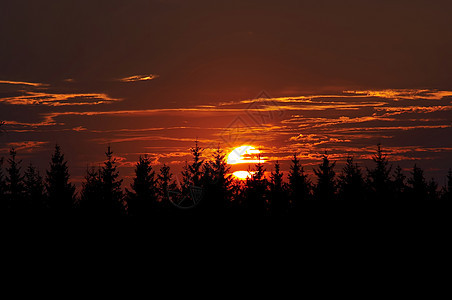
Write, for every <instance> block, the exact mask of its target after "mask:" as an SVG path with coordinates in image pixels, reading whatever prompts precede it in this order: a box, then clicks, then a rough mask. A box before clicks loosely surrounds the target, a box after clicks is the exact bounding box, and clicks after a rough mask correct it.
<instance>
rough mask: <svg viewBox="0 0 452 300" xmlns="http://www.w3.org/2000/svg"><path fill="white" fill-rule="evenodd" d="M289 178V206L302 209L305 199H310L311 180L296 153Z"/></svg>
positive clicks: (296, 209)
mask: <svg viewBox="0 0 452 300" xmlns="http://www.w3.org/2000/svg"><path fill="white" fill-rule="evenodd" d="M288 178H289V185H288V189H289V201H290V202H289V207H290V209H292V210H295V211H298V210H299V209H301V205H302V203H303V201H306V200H308V199H309V196H310V190H311V182H310V180H309V179H308V176H307V175H306V174H305V173H304V168H303V167H302V166H301V163H300V160H299V159H298V157H297V155H296V154H294V155H293V159H292V163H291V165H290V170H289V175H288Z"/></svg>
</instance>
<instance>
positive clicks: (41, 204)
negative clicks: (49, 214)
mask: <svg viewBox="0 0 452 300" xmlns="http://www.w3.org/2000/svg"><path fill="white" fill-rule="evenodd" d="M24 185H25V197H26V199H27V201H26V203H25V205H26V206H27V208H28V209H29V210H30V211H32V212H35V213H42V212H43V211H44V209H45V207H46V203H45V200H44V183H43V179H42V176H41V175H40V174H39V171H38V170H37V169H36V168H35V167H34V166H33V165H32V164H30V165H29V166H28V168H27V170H26V171H25V176H24Z"/></svg>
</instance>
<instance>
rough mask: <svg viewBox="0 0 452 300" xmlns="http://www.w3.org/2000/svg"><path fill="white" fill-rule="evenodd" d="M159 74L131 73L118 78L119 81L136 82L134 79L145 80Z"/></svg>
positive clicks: (154, 77) (156, 76)
mask: <svg viewBox="0 0 452 300" xmlns="http://www.w3.org/2000/svg"><path fill="white" fill-rule="evenodd" d="M158 77H159V75H156V74H149V75H133V76H129V77H124V78H121V79H119V81H121V82H136V81H147V80H152V79H156V78H158Z"/></svg>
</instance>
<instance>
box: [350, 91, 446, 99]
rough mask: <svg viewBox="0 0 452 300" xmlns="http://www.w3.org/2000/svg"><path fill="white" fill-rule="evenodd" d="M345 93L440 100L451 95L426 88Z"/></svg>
mask: <svg viewBox="0 0 452 300" xmlns="http://www.w3.org/2000/svg"><path fill="white" fill-rule="evenodd" d="M344 93H345V94H355V95H365V96H368V97H378V98H385V99H393V100H401V99H408V100H414V99H431V100H440V99H442V98H443V97H448V96H452V91H438V90H428V89H394V90H391V89H387V90H374V91H371V90H367V91H366V90H365V91H344Z"/></svg>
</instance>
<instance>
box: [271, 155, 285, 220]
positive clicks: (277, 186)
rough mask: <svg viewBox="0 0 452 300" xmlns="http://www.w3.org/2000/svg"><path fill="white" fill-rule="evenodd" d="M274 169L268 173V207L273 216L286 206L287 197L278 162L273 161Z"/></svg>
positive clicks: (283, 210)
mask: <svg viewBox="0 0 452 300" xmlns="http://www.w3.org/2000/svg"><path fill="white" fill-rule="evenodd" d="M274 167H275V170H274V171H273V172H272V173H271V174H270V200H269V201H270V207H271V213H272V215H274V216H280V215H282V214H283V213H284V212H286V210H287V208H288V203H287V197H286V195H285V190H284V182H283V173H282V172H281V171H280V165H279V162H278V161H276V162H275V165H274Z"/></svg>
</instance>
